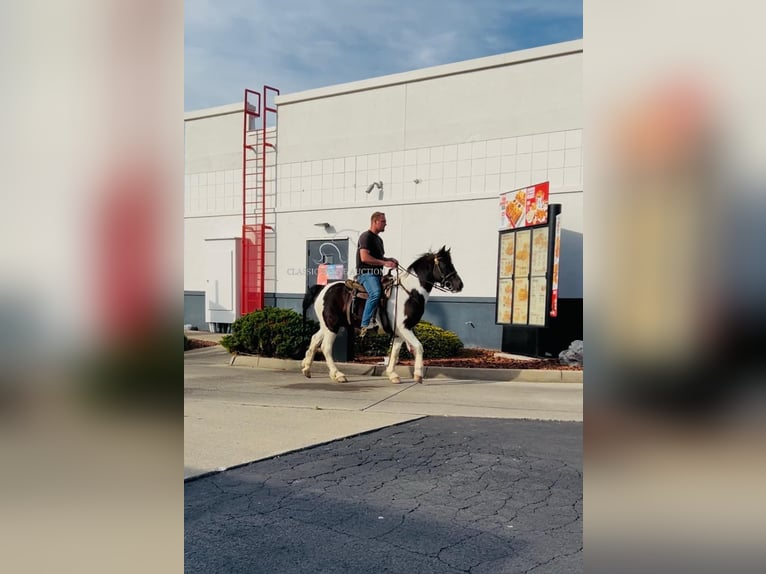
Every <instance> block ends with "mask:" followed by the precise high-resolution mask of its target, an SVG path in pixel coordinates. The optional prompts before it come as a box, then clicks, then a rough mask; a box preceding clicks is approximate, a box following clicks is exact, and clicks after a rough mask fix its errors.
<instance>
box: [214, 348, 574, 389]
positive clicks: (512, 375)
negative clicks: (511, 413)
mask: <svg viewBox="0 0 766 574" xmlns="http://www.w3.org/2000/svg"><path fill="white" fill-rule="evenodd" d="M229 364H230V365H231V366H235V367H254V368H259V369H271V370H275V371H296V372H300V370H301V362H300V361H297V360H291V359H274V358H271V357H258V356H256V355H240V354H236V353H235V354H234V355H233V356H232V358H231V361H230V362H229ZM336 364H337V365H338V367H339V368H340V370H341V371H343V372H344V373H345V374H347V375H361V376H373V377H378V376H382V375H383V373H384V372H385V370H386V367H385V365H364V364H359V363H336ZM311 369H312V371H313V373H324V374H327V373H328V372H329V371H328V369H327V364H326V363H325V362H324V361H315V362H314V363H313V365H312V366H311ZM394 370H395V371H396V374H398V375H399V376H400V377H402V378H409V379H411V378H412V371H413V367H411V366H407V365H397V366H396V368H395V369H394ZM423 378H424V379H435V378H447V379H481V380H483V381H499V382H503V381H509V382H510V381H518V382H524V383H580V384H582V382H583V371H556V370H553V369H482V368H476V369H473V368H472V369H466V368H460V367H439V366H428V365H425V366H424V367H423Z"/></svg>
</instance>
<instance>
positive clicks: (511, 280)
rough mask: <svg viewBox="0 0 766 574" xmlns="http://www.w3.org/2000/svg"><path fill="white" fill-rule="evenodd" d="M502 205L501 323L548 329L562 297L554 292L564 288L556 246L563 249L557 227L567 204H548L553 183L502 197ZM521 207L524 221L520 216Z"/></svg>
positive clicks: (500, 255) (499, 251) (499, 278)
mask: <svg viewBox="0 0 766 574" xmlns="http://www.w3.org/2000/svg"><path fill="white" fill-rule="evenodd" d="M522 193H523V195H524V198H525V202H524V203H522V202H521V194H522ZM509 198H510V199H509ZM527 198H528V199H529V201H526V199H527ZM538 200H540V201H541V202H542V203H541V204H542V205H544V206H545V213H544V214H541V213H540V212H539V210H538V209H537V207H538V206H539V205H541V204H540V203H538ZM509 201H510V202H516V203H515V205H516V207H514V208H508V206H509V205H510V203H509ZM500 204H501V213H502V214H505V215H503V218H504V219H501V229H500V240H499V245H498V270H497V271H498V273H497V278H498V281H497V299H496V301H497V316H496V319H495V322H496V323H498V324H505V325H514V326H529V327H546V326H547V323H548V317H549V316H555V309H556V307H555V301H554V296H555V295H557V293H555V292H553V290H552V288H553V287H556V288H557V287H558V285H557V283H558V277H557V276H554V271H556V270H557V266H556V269H554V248H556V249H557V248H558V241H557V239H558V236H557V234H556V227H557V225H558V226H559V229H560V211H561V206H560V205H549V204H548V183H547V182H546V183H544V184H538V185H535V186H531V187H528V188H525V189H521V190H516V191H510V192H508V193H505V194H502V195H501V199H500ZM521 206H523V209H521ZM518 209H521V213H523V214H524V216H523V217H522V215H520V214H517V211H518ZM508 214H510V217H509V216H508ZM530 214H531V215H530ZM514 217H515V220H514V219H513V218H514ZM556 255H558V254H557V253H556ZM556 263H558V261H557V260H556Z"/></svg>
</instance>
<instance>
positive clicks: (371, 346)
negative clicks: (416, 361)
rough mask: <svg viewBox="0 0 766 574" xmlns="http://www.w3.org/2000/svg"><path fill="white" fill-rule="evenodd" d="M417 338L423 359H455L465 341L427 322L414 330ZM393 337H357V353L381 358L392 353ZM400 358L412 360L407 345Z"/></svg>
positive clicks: (375, 334)
mask: <svg viewBox="0 0 766 574" xmlns="http://www.w3.org/2000/svg"><path fill="white" fill-rule="evenodd" d="M413 331H414V333H415V336H416V337H417V338H418V340H419V341H420V342H421V343H422V344H423V357H425V358H426V359H442V358H449V357H454V356H455V355H457V354H458V353H459V352H460V350H461V349H462V348H463V341H461V340H460V338H459V337H458V336H457V335H456V334H455V333H453V332H452V331H446V330H444V329H442V328H441V327H437V326H436V325H433V324H431V323H428V322H427V321H421V322H420V323H418V324H417V325H415V328H414V329H413ZM390 343H391V337H390V336H389V335H378V334H377V333H367V335H365V336H364V337H357V338H356V341H355V342H354V344H355V347H354V348H355V351H356V353H357V354H359V355H368V356H371V357H380V356H384V355H387V354H388V353H389V352H391V344H390ZM399 356H400V358H402V359H410V358H412V355H410V353H409V352H408V351H407V345H406V344H404V345H402V350H401V352H400V353H399Z"/></svg>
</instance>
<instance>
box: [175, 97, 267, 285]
mask: <svg viewBox="0 0 766 574" xmlns="http://www.w3.org/2000/svg"><path fill="white" fill-rule="evenodd" d="M242 109H243V108H242V104H233V105H229V106H221V107H217V108H211V109H207V110H201V111H198V112H192V113H188V114H186V117H185V122H184V124H185V128H186V129H185V136H186V137H185V139H186V157H185V160H186V173H185V182H184V188H185V193H184V291H204V290H205V287H206V283H205V280H206V277H205V269H204V267H205V266H204V257H205V240H207V239H222V238H227V237H240V236H241V235H242V144H243V139H242V138H243V128H244V118H243V111H242ZM257 133H258V134H260V132H257ZM271 133H273V132H271ZM256 137H257V136H255V135H252V136H250V140H249V141H254V140H255V138H256ZM270 137H271V136H270ZM270 141H271V140H270ZM275 162H276V157H275V154H274V153H273V152H271V153H269V154H268V155H267V171H266V181H267V189H266V211H267V217H266V223H267V224H268V225H271V226H275V224H276V221H275V217H274V206H275V186H274V181H275V179H276V178H275V173H276V172H275V168H274V163H275ZM250 181H254V180H250V179H249V180H248V182H250ZM275 250H276V240H275V236H274V234H273V233H267V236H266V263H267V280H266V282H265V286H264V287H265V289H266V291H267V292H273V291H274V290H275V287H276V285H275V282H274V269H273V265H274V259H275Z"/></svg>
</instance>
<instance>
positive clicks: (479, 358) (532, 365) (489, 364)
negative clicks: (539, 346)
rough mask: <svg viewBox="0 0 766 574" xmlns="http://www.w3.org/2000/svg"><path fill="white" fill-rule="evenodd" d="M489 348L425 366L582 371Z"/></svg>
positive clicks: (366, 361)
mask: <svg viewBox="0 0 766 574" xmlns="http://www.w3.org/2000/svg"><path fill="white" fill-rule="evenodd" d="M497 352H498V351H493V350H491V349H462V350H461V351H460V353H459V355H458V356H457V357H451V358H449V359H424V360H423V364H424V365H425V366H433V367H459V368H469V369H470V368H482V369H548V370H557V371H582V367H569V366H567V365H562V364H561V363H559V361H558V359H530V360H519V359H506V358H503V357H495V353H497ZM382 360H383V357H356V359H355V360H354V362H355V363H364V364H375V363H380V362H381V361H382ZM414 363H415V361H414V360H413V359H405V360H400V361H399V364H400V365H413V364H414Z"/></svg>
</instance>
